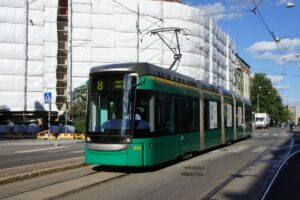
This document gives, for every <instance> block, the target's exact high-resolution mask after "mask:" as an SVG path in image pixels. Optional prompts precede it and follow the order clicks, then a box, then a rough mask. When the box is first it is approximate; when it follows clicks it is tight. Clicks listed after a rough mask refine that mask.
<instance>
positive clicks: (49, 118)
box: [48, 102, 51, 144]
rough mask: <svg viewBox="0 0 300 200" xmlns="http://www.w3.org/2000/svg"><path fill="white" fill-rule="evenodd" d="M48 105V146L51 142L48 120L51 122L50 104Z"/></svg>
mask: <svg viewBox="0 0 300 200" xmlns="http://www.w3.org/2000/svg"><path fill="white" fill-rule="evenodd" d="M48 104H49V112H48V143H49V144H50V140H51V133H50V126H51V123H50V120H51V117H50V115H51V102H49V103H48Z"/></svg>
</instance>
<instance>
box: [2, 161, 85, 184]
mask: <svg viewBox="0 0 300 200" xmlns="http://www.w3.org/2000/svg"><path fill="white" fill-rule="evenodd" d="M62 161H64V162H71V163H70V164H59V165H58V166H55V167H48V168H47V167H43V166H37V167H36V168H40V169H33V170H31V171H28V172H23V173H22V172H21V173H19V174H15V175H8V176H4V177H2V178H0V185H5V184H8V183H13V182H17V181H23V180H26V179H30V178H36V177H40V176H44V175H48V174H53V173H57V172H62V171H66V170H71V169H76V168H82V167H85V166H87V165H88V164H86V163H85V162H84V161H79V162H76V163H74V161H73V162H72V159H70V160H61V161H60V162H62ZM50 163H51V162H49V163H47V164H50ZM52 163H53V164H55V163H57V161H54V162H52ZM52 163H51V164H52ZM31 167H32V166H31ZM22 168H26V166H25V167H22ZM15 169H18V168H15ZM10 170H14V168H12V169H10ZM0 173H1V171H0Z"/></svg>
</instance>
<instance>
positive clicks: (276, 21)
mask: <svg viewBox="0 0 300 200" xmlns="http://www.w3.org/2000/svg"><path fill="white" fill-rule="evenodd" d="M253 1H254V2H255V4H256V5H257V4H259V7H258V10H256V13H257V15H259V13H258V12H260V14H261V16H262V17H263V20H264V21H265V24H266V26H267V27H268V28H266V27H265V26H264V25H263V23H262V22H261V21H260V19H258V18H257V16H256V15H255V14H254V13H253V12H251V11H250V10H252V9H253V8H254V7H255V6H254V4H253ZM253 1H252V0H223V1H215V0H185V1H183V2H184V3H186V4H189V5H192V6H195V7H201V8H204V9H205V10H206V12H207V14H210V15H211V16H212V17H214V18H215V20H216V21H217V23H218V25H219V26H220V27H221V28H222V30H224V31H225V32H226V33H228V34H229V35H230V37H231V38H232V39H233V41H234V44H235V50H236V52H237V53H238V54H239V55H240V56H241V57H242V58H243V59H244V60H245V61H246V62H247V63H248V64H249V65H250V66H251V74H254V73H257V72H263V73H266V74H268V75H269V76H270V78H271V80H272V82H273V85H274V86H275V87H276V88H277V90H278V92H279V93H280V94H281V97H282V99H283V100H284V103H285V104H287V102H289V104H297V105H300V92H299V91H300V1H299V0H294V1H292V2H293V3H294V5H295V6H294V7H293V8H287V7H286V4H287V2H288V1H287V0H253ZM268 29H269V30H268ZM270 32H271V33H270ZM274 38H277V39H279V40H278V41H279V43H278V45H276V42H274V40H273V39H274ZM279 49H280V50H279Z"/></svg>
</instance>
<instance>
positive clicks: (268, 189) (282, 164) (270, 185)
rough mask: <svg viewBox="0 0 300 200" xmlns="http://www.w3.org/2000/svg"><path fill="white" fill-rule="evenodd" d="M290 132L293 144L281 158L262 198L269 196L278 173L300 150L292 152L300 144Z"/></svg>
mask: <svg viewBox="0 0 300 200" xmlns="http://www.w3.org/2000/svg"><path fill="white" fill-rule="evenodd" d="M288 134H289V135H290V137H291V140H292V144H291V145H290V146H289V147H288V148H289V150H288V152H287V153H286V154H285V156H284V157H283V159H282V160H281V162H280V165H279V167H278V168H277V170H276V172H275V174H274V176H273V177H272V178H271V180H270V181H269V183H268V186H267V188H266V189H265V191H264V193H263V194H262V196H261V198H260V199H261V200H265V198H266V197H267V195H268V193H269V192H270V190H271V188H272V186H273V184H274V182H275V180H276V178H277V177H278V175H279V174H280V172H281V170H282V169H283V167H284V165H285V164H286V163H287V162H288V160H289V159H291V158H292V157H293V156H294V155H296V154H297V153H299V152H300V150H298V151H295V152H294V153H292V154H291V152H292V150H293V148H294V147H296V146H299V145H295V139H294V138H293V136H292V135H291V134H290V133H288Z"/></svg>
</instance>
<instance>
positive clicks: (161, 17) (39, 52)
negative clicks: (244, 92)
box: [0, 0, 236, 121]
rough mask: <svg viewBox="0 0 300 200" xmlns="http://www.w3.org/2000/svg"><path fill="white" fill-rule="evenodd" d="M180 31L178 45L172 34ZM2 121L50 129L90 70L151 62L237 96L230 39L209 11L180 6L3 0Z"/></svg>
mask: <svg viewBox="0 0 300 200" xmlns="http://www.w3.org/2000/svg"><path fill="white" fill-rule="evenodd" d="M170 27H172V28H177V29H180V30H181V31H180V33H178V43H176V40H175V39H176V37H175V35H174V32H164V33H162V38H163V39H164V40H165V41H166V42H167V44H166V43H164V42H163V41H162V40H161V38H159V37H157V35H155V34H151V33H153V30H158V29H161V30H163V29H166V28H170ZM0 32H1V35H0V63H1V71H0V96H1V98H0V118H1V119H0V120H4V119H13V120H17V119H18V120H19V121H21V120H24V119H27V120H28V119H37V118H40V119H41V121H43V120H44V121H45V119H46V117H45V116H46V115H47V112H48V106H47V105H46V104H44V102H43V93H44V92H51V93H52V97H53V99H52V111H53V112H52V115H53V116H54V115H57V114H60V115H61V114H63V113H64V112H65V111H66V110H68V108H69V104H70V101H71V98H70V96H71V94H72V91H73V90H74V88H76V87H78V86H81V85H82V84H85V83H86V80H87V79H88V73H89V69H90V68H91V67H92V66H96V65H101V64H110V63H121V62H149V63H152V64H156V65H158V66H161V67H164V68H169V67H170V65H171V64H172V63H173V62H174V49H175V51H177V52H178V48H177V47H178V46H179V48H180V54H181V55H182V56H181V57H180V59H179V62H177V63H176V65H175V66H174V67H173V68H172V70H176V71H177V72H179V73H182V74H185V75H188V76H191V77H193V78H195V79H197V80H202V81H205V82H208V83H211V84H214V85H217V86H220V87H224V88H225V89H227V90H230V91H235V85H234V84H235V74H234V73H235V68H236V56H235V54H234V45H233V43H232V41H231V39H230V37H229V36H228V35H227V34H226V33H225V32H224V31H222V30H221V29H220V28H219V27H218V26H217V24H216V23H215V22H214V20H213V19H212V18H211V17H209V16H207V15H205V11H203V10H201V9H199V8H194V7H191V6H188V5H184V4H182V3H180V1H179V0H175V1H152V0H131V1H127V0H114V1H111V0H69V1H68V0H10V1H5V0H0Z"/></svg>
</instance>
